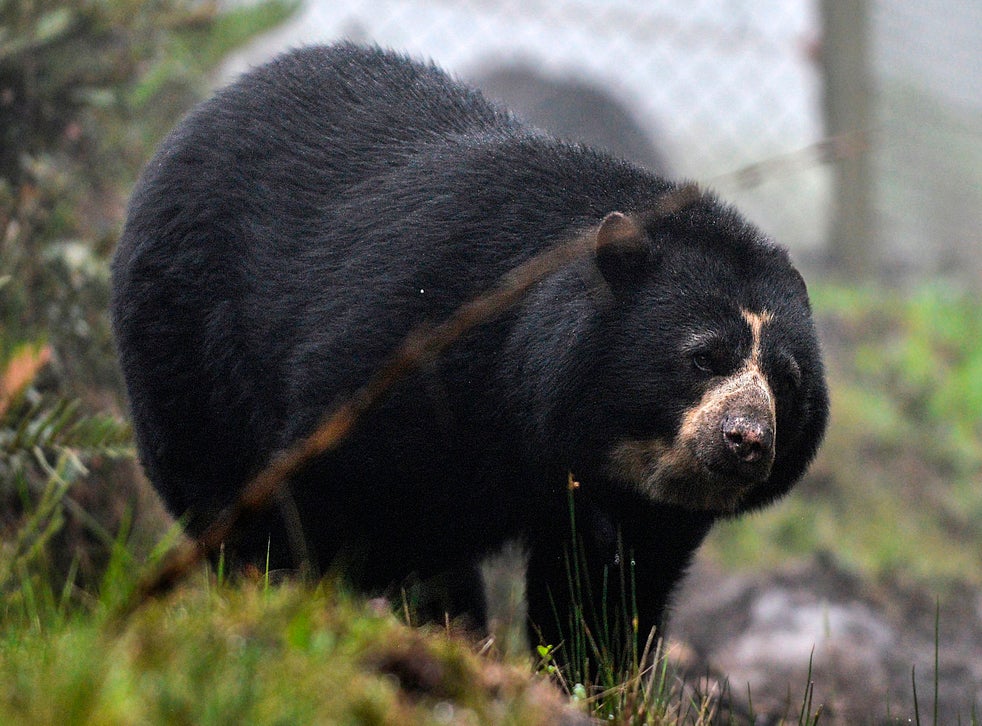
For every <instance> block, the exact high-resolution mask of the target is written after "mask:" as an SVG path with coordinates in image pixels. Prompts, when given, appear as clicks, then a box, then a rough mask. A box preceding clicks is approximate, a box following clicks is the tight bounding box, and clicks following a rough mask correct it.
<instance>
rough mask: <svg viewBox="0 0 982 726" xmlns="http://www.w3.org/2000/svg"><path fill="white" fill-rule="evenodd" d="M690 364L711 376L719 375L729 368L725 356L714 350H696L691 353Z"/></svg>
mask: <svg viewBox="0 0 982 726" xmlns="http://www.w3.org/2000/svg"><path fill="white" fill-rule="evenodd" d="M692 365H693V366H695V368H697V369H698V370H700V371H702V372H703V373H708V374H710V375H713V376H721V375H723V374H724V373H727V372H728V370H729V364H728V363H727V361H726V358H725V356H723V355H721V354H720V353H718V352H716V351H708V350H701V351H696V352H695V353H693V354H692Z"/></svg>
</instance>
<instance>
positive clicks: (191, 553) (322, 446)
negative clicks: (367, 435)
mask: <svg viewBox="0 0 982 726" xmlns="http://www.w3.org/2000/svg"><path fill="white" fill-rule="evenodd" d="M698 196H699V190H698V187H696V185H694V184H687V185H684V186H681V187H679V188H677V189H675V190H673V191H670V192H668V193H666V194H665V195H663V197H662V198H661V199H659V201H658V204H657V205H656V207H655V208H654V209H652V210H650V211H649V213H648V215H647V218H652V217H656V216H668V215H671V214H674V213H675V212H677V211H679V210H681V209H683V208H685V207H686V206H688V205H689V204H691V203H692V202H693V201H695V199H697V198H698ZM595 239H596V230H592V231H588V232H587V233H585V234H582V235H580V236H578V237H576V238H574V239H573V240H571V241H569V242H566V243H564V244H560V245H558V246H556V247H553V248H551V249H549V250H546V251H545V252H542V253H541V254H539V255H536V256H535V257H533V258H532V259H530V260H528V261H527V262H525V263H523V264H521V265H519V266H518V267H515V268H514V269H512V270H511V271H510V272H509V273H508V274H506V275H505V276H504V277H503V278H502V279H501V280H500V281H499V283H498V284H497V285H496V286H495V287H494V288H492V289H491V290H490V291H489V292H487V293H485V294H483V295H481V296H479V297H477V298H474V299H473V300H471V301H470V302H468V303H465V304H464V305H462V306H460V307H459V308H457V310H456V311H454V313H453V314H452V315H451V316H450V317H449V318H447V319H446V320H444V321H443V322H442V323H440V324H438V325H436V326H423V327H421V328H417V329H415V330H413V331H412V332H410V333H409V335H408V336H406V338H405V339H404V340H403V342H402V344H401V345H400V346H399V347H398V348H397V349H396V351H395V352H394V353H393V354H392V355H391V356H390V357H389V358H388V360H387V361H386V362H385V363H384V364H383V365H382V366H381V367H380V368H379V369H378V370H377V371H376V373H375V374H374V375H373V376H372V377H371V379H369V381H368V382H367V383H366V384H365V386H363V387H362V388H361V389H359V390H358V391H356V392H355V393H354V394H353V395H352V396H351V397H350V398H348V399H347V400H346V401H344V402H343V403H341V404H340V405H339V406H338V407H337V408H336V409H335V410H334V411H333V412H332V413H331V414H330V415H328V416H327V417H326V418H325V419H324V421H323V423H321V425H320V426H318V428H317V429H316V430H315V431H314V432H313V433H312V434H310V436H308V437H307V438H305V439H303V440H301V441H300V442H298V443H297V444H296V445H295V446H293V447H292V448H290V449H288V450H287V451H285V452H284V453H283V454H281V455H280V456H279V457H277V458H276V459H275V460H274V461H273V462H272V463H270V465H269V466H268V467H266V469H264V470H263V471H262V472H260V473H259V474H258V475H257V476H256V477H255V478H253V479H252V480H251V481H250V482H249V483H248V484H247V485H246V487H245V488H244V489H243V491H242V494H241V495H240V496H239V498H238V499H237V500H236V501H235V502H234V503H233V504H232V505H231V506H230V507H228V508H227V509H225V510H224V511H223V512H222V513H221V514H220V515H219V516H218V517H217V518H216V520H215V521H214V522H213V523H212V524H211V525H210V526H209V527H208V528H207V529H206V530H205V531H204V532H203V533H202V534H201V536H200V537H199V538H198V540H197V541H196V542H193V543H188V544H184V545H182V546H180V547H178V548H177V549H176V550H175V551H174V552H173V553H172V554H171V555H170V556H169V557H168V558H166V560H165V561H164V563H163V565H162V566H161V567H160V568H159V569H158V570H157V571H156V572H154V573H152V575H151V576H150V577H148V578H146V579H145V580H143V581H142V582H141V583H140V584H139V585H138V586H137V588H136V591H135V592H134V594H133V596H132V597H131V598H130V599H129V600H128V601H127V602H126V603H125V604H124V606H123V607H122V608H121V609H120V611H119V612H118V613H117V619H122V618H125V617H126V616H127V615H128V614H129V613H131V612H133V611H134V610H136V609H137V608H139V607H140V605H141V604H142V603H144V602H146V601H147V600H148V599H150V598H152V597H156V596H159V595H161V594H164V593H166V592H168V591H169V590H170V589H171V588H173V587H174V586H175V585H176V584H177V583H178V582H180V581H181V580H182V579H183V578H184V577H185V576H186V575H187V573H188V572H190V571H191V569H192V568H193V567H194V566H195V565H196V564H198V563H199V562H201V561H202V560H203V559H204V558H205V557H206V556H207V555H208V554H209V553H212V552H217V551H218V548H219V547H220V546H221V544H222V543H223V542H224V541H225V540H226V539H227V538H228V536H229V535H230V534H231V532H232V531H233V530H234V528H235V526H236V524H237V523H238V522H239V521H240V520H241V519H242V518H243V517H244V516H246V515H248V514H251V513H254V512H257V511H260V510H262V509H263V508H265V507H266V506H268V505H269V504H270V503H271V502H272V501H273V500H274V498H275V497H276V495H277V493H278V492H279V491H280V489H281V487H282V486H283V485H284V483H285V482H286V481H287V480H289V479H290V477H292V476H293V475H294V474H296V473H298V472H299V471H300V470H301V469H302V468H303V467H304V466H305V465H306V464H307V463H308V462H309V461H311V460H312V459H314V458H315V457H317V456H320V455H321V454H324V453H325V452H327V451H330V450H331V449H333V448H335V447H336V446H338V444H339V443H341V442H342V441H343V440H344V438H345V437H346V436H347V435H348V432H349V431H351V429H352V427H353V426H354V424H355V423H356V422H357V421H358V420H359V419H360V418H361V417H362V416H363V415H364V414H365V413H366V412H368V411H369V410H371V409H372V408H374V407H375V406H376V405H378V404H379V402H381V401H382V400H383V399H384V397H385V396H386V394H387V392H388V391H389V390H390V389H391V388H392V386H393V385H394V384H396V383H397V382H398V381H400V380H402V379H403V378H405V377H406V376H408V375H410V374H411V373H413V372H414V371H416V370H418V369H419V368H421V367H422V366H423V365H425V364H426V363H427V362H429V361H431V360H433V359H434V358H436V357H437V356H439V355H440V354H441V353H442V352H443V351H445V350H446V349H447V348H448V347H449V346H450V345H452V344H453V343H454V342H455V341H456V340H458V339H459V338H460V337H461V336H462V335H464V334H465V333H467V332H468V331H469V330H471V329H473V328H475V327H477V326H479V325H481V324H483V323H486V322H489V321H491V320H493V319H494V318H496V317H498V316H499V315H501V314H502V313H504V312H505V311H507V310H509V309H510V308H512V307H513V306H515V305H516V304H518V302H519V301H520V300H521V299H522V298H523V297H524V296H525V294H526V293H527V292H528V291H529V290H530V289H531V288H532V287H533V286H534V285H535V284H536V283H537V282H539V281H540V280H542V279H544V278H546V277H548V276H549V275H551V274H552V273H554V272H557V271H558V270H560V269H562V268H563V267H565V266H566V265H568V264H569V263H571V262H573V261H574V260H576V259H579V258H581V257H584V256H586V255H587V254H588V253H590V252H592V251H593V249H594V246H595Z"/></svg>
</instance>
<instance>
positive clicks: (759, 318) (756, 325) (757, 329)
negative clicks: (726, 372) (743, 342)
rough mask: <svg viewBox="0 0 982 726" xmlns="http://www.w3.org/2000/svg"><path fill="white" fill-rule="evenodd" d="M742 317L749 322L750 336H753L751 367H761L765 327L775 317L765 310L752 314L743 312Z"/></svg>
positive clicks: (746, 311) (747, 311) (741, 312)
mask: <svg viewBox="0 0 982 726" xmlns="http://www.w3.org/2000/svg"><path fill="white" fill-rule="evenodd" d="M740 315H742V316H743V319H744V320H746V321H747V325H749V326H750V334H751V335H752V336H753V338H752V340H753V344H752V345H751V348H750V360H749V363H750V365H751V366H754V367H757V368H759V367H760V340H761V338H762V337H763V330H764V326H765V325H767V323H769V322H771V320H773V319H774V315H773V314H772V313H771V312H770V311H769V310H764V311H762V312H759V313H752V312H750V311H749V310H741V311H740Z"/></svg>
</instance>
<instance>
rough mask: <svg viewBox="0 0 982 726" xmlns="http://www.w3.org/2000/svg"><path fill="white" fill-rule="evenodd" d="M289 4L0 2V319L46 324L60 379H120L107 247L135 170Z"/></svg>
mask: <svg viewBox="0 0 982 726" xmlns="http://www.w3.org/2000/svg"><path fill="white" fill-rule="evenodd" d="M292 7H293V6H292V5H291V4H290V3H289V2H284V1H283V0H274V1H273V2H267V3H264V4H261V5H258V6H252V7H241V8H239V9H236V10H230V11H225V12H220V11H219V9H218V4H217V3H211V2H191V1H190V0H162V1H161V2H154V3H141V2H134V1H133V0H110V1H108V2H82V3H68V2H56V1H54V0H40V1H39V2H24V1H19V2H18V1H15V2H5V3H0V275H2V276H3V277H4V278H5V279H7V280H8V285H7V289H6V291H5V295H4V298H3V299H2V302H0V323H2V324H3V326H4V328H5V330H7V332H8V334H9V335H11V336H15V337H19V338H31V337H33V336H34V335H35V334H36V332H37V331H38V330H44V331H46V333H47V337H48V339H49V340H50V342H51V344H52V346H53V347H54V349H55V351H56V353H57V355H56V360H55V366H54V368H53V371H52V372H53V373H55V374H57V377H58V381H59V383H60V384H61V386H62V388H63V389H66V388H68V387H69V382H70V386H71V387H72V388H73V390H75V391H76V392H79V391H81V390H83V389H84V387H86V386H91V385H97V386H109V387H117V388H118V381H117V378H116V373H115V368H114V367H113V366H112V364H111V361H112V360H113V356H112V347H111V342H110V336H109V332H108V328H107V325H106V320H105V313H104V311H105V309H106V299H107V283H108V266H107V258H108V255H109V253H110V251H111V249H112V247H113V245H114V242H115V237H116V234H117V232H118V227H119V224H120V220H121V218H122V208H123V202H122V200H123V198H124V194H125V193H126V190H128V189H129V187H130V185H131V184H132V182H133V181H134V179H135V177H136V173H137V170H138V169H139V168H140V167H141V166H142V164H143V163H145V161H146V159H147V158H148V157H149V154H150V151H151V149H152V147H153V145H154V144H155V143H156V142H157V140H159V138H160V137H161V135H162V134H163V133H164V132H165V131H166V130H167V129H168V128H169V127H170V126H171V125H172V124H173V122H174V120H175V119H176V117H177V116H178V115H179V114H180V113H182V112H183V111H184V110H185V109H186V108H187V107H188V106H189V105H190V104H191V103H192V102H193V101H194V100H195V98H197V97H198V95H199V94H200V92H201V91H202V90H203V89H202V83H203V80H202V79H203V78H205V77H206V75H205V71H207V70H209V69H211V68H212V67H214V66H215V65H216V64H217V63H218V61H219V60H221V58H222V57H223V56H224V55H225V54H226V53H227V52H228V51H229V50H231V49H232V48H233V47H235V46H236V45H239V44H241V43H242V42H244V41H245V40H247V39H248V38H250V37H252V36H253V35H254V34H255V33H256V32H258V31H260V30H262V29H265V28H268V27H270V26H272V25H273V24H275V23H277V22H279V21H280V20H282V19H283V18H284V17H285V16H286V15H287V14H289V12H290V11H291V10H292ZM80 61H81V62H80Z"/></svg>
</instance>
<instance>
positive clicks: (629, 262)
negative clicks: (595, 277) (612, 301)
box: [596, 212, 647, 287]
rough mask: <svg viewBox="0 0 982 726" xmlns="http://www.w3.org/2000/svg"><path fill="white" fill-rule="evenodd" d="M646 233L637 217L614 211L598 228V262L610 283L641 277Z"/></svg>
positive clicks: (598, 266) (614, 285)
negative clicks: (636, 219) (639, 275)
mask: <svg viewBox="0 0 982 726" xmlns="http://www.w3.org/2000/svg"><path fill="white" fill-rule="evenodd" d="M644 238H645V234H644V230H643V229H642V228H641V225H639V224H638V223H637V222H636V221H635V220H634V218H632V217H630V216H628V215H626V214H624V213H622V212H611V213H610V214H608V215H607V216H606V217H604V219H603V221H602V222H601V223H600V227H599V228H598V229H597V244H596V261H597V268H598V269H599V270H600V272H601V274H603V276H604V279H605V280H607V284H608V285H611V286H612V287H617V285H618V284H619V283H622V282H625V281H627V280H630V279H632V278H634V277H637V276H638V274H639V271H640V268H641V262H642V261H643V259H644V257H645V254H646V253H647V246H646V245H645V239H644Z"/></svg>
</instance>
